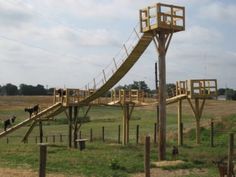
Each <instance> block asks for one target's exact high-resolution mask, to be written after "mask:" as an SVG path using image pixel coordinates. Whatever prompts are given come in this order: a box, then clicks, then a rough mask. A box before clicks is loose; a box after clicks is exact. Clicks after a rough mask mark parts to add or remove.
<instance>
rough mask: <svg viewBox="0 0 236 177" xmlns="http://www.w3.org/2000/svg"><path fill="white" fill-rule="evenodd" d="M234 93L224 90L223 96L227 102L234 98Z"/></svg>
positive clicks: (231, 90)
mask: <svg viewBox="0 0 236 177" xmlns="http://www.w3.org/2000/svg"><path fill="white" fill-rule="evenodd" d="M234 94H235V91H234V90H233V89H229V88H227V89H225V95H226V99H227V100H232V99H233V97H234Z"/></svg>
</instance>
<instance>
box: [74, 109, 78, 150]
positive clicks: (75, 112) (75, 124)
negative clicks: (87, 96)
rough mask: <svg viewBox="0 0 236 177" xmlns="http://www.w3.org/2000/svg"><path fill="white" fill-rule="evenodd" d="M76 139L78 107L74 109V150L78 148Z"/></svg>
mask: <svg viewBox="0 0 236 177" xmlns="http://www.w3.org/2000/svg"><path fill="white" fill-rule="evenodd" d="M77 138H78V106H75V107H74V148H75V149H77V148H78V144H77V141H76V140H77Z"/></svg>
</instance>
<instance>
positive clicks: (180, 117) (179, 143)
mask: <svg viewBox="0 0 236 177" xmlns="http://www.w3.org/2000/svg"><path fill="white" fill-rule="evenodd" d="M181 123H182V100H181V99H180V100H179V101H178V145H179V146H182V145H183V144H182V143H183V140H182V133H183V132H182V131H181Z"/></svg>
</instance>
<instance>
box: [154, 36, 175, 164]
mask: <svg viewBox="0 0 236 177" xmlns="http://www.w3.org/2000/svg"><path fill="white" fill-rule="evenodd" d="M168 37H169V34H167V37H166V34H165V33H164V32H163V31H160V32H159V33H158V36H157V35H156V34H154V44H155V46H156V49H157V51H158V62H159V130H158V131H159V133H158V135H159V136H158V152H159V153H158V158H159V160H165V158H166V51H167V49H168V44H169V43H170V40H171V37H172V34H171V35H170V37H169V38H168ZM167 39H168V41H167ZM166 41H167V47H165V44H166Z"/></svg>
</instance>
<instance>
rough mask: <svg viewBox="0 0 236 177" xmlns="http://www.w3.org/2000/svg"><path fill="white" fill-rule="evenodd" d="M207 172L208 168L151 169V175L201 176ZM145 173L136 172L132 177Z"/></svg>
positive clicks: (156, 176) (141, 176) (153, 176)
mask: <svg viewBox="0 0 236 177" xmlns="http://www.w3.org/2000/svg"><path fill="white" fill-rule="evenodd" d="M206 173H207V170H206V169H191V170H184V169H181V170H171V171H169V170H162V169H159V168H153V169H151V177H160V176H162V177H183V176H185V175H189V174H197V175H199V176H201V175H204V174H206ZM144 176H145V174H144V173H139V174H134V175H132V177H144Z"/></svg>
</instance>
